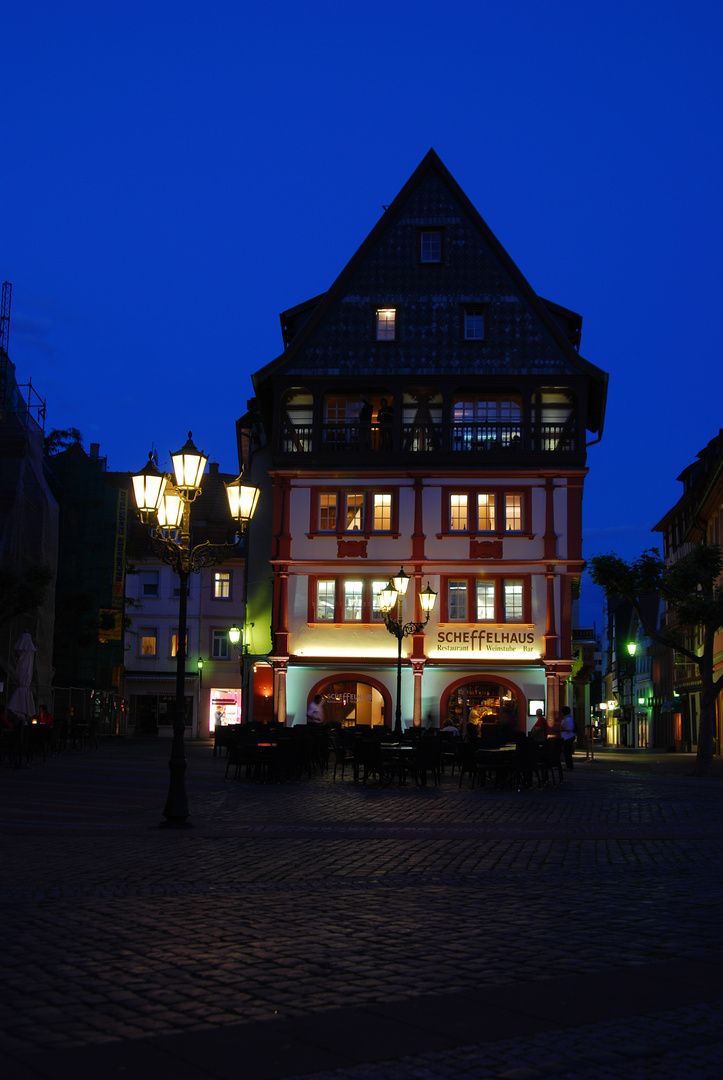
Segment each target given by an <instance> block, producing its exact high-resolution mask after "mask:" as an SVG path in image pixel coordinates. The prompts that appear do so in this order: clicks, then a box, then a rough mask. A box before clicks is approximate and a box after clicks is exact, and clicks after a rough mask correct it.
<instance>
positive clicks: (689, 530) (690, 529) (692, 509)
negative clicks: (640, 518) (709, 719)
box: [654, 430, 723, 754]
mask: <svg viewBox="0 0 723 1080" xmlns="http://www.w3.org/2000/svg"><path fill="white" fill-rule="evenodd" d="M678 479H679V480H680V481H681V483H682V484H683V494H682V495H681V497H680V499H678V501H677V503H676V504H675V506H673V507H671V509H670V510H668V512H667V513H666V514H665V516H664V517H663V518H661V520H660V521H659V522H658V523H657V525H656V526H655V529H654V531H655V532H659V533H661V534H662V538H663V558H664V560H665V563H666V565H673V564H674V563H675V562H677V561H678V560H679V559H681V558H683V556H685V555H687V554H688V553H689V552H690V551H691V550H692V549H693V548H694V547H695V546H696V545H698V544H718V545H723V430H721V431H719V432H718V434H717V435H716V436H714V438H712V439H711V440H710V442H709V443H708V444H707V446H705V447H704V448H703V450H701V451H700V453H699V454H698V455H697V457H696V460H695V461H694V462H692V463H691V464H690V465H688V466H687V467H686V468H685V469H684V470H683V472H682V473H681V474H680V476H679V477H678ZM668 617H669V616H668ZM684 634H685V642H684V643H685V645H686V646H687V647H688V648H689V649H690V650H691V651H693V652H698V653H700V651H701V650H702V647H703V645H702V640H701V636H700V634H699V633H698V631H697V630H694V629H687V630H685V631H684ZM713 648H714V665H715V666H714V673H715V676H716V678H717V677H718V676H719V675H720V673H721V671H723V628H722V629H721V630H720V631H719V632H718V634H717V635H716V638H715V641H714V646H713ZM668 654H669V664H670V670H671V679H672V684H673V691H674V693H673V696H672V698H671V699H670V701H669V707H670V709H671V711H672V714H673V715H672V727H673V731H672V741H673V742H674V743H675V745H676V746H678V747H679V748H682V749H683V750H688V751H690V750H692V749H693V748H694V747H696V746H697V744H698V718H699V716H700V695H701V681H700V675H699V672H698V667H697V665H696V664H693V663H691V662H690V661H689V660H688V659H687V658H686V657H684V656H682V655H680V654H678V653H675V654H674V653H672V652H671V651H670V650H668ZM716 708H717V714H716V736H715V750H716V753H718V754H719V753H721V711H722V710H723V695H719V697H718V701H717V707H716Z"/></svg>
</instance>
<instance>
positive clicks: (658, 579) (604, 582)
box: [588, 544, 723, 776]
mask: <svg viewBox="0 0 723 1080" xmlns="http://www.w3.org/2000/svg"><path fill="white" fill-rule="evenodd" d="M588 568H589V570H590V576H591V578H592V580H593V581H594V582H595V584H596V585H598V586H599V587H600V588H601V589H602V590H603V591H604V592H605V594H606V595H607V596H619V597H621V598H622V599H624V600H627V601H629V602H630V603H631V604H632V605H633V608H634V609H635V612H636V614H637V616H638V618H639V619H640V623H641V626H642V627H643V629H644V630H645V633H646V634H647V635H648V637H650V638H652V639H653V641H658V642H660V644H661V645H665V646H667V647H668V648H670V649H674V650H675V651H676V652H679V653H680V654H681V655H682V656H685V657H686V658H687V659H688V660H690V662H691V663H693V664H695V665H696V667H697V668H698V672H699V675H700V683H701V695H700V719H699V729H698V754H697V758H696V765H695V770H694V775H695V776H707V775H708V772H709V771H710V767H711V764H712V761H713V749H714V744H715V714H716V709H715V705H716V699H717V697H718V694H719V693H720V691H721V689H722V688H723V674H721V675H719V676H718V678H717V679H716V678H715V677H714V652H713V646H714V641H715V636H716V633H717V631H718V630H719V629H720V628H721V627H722V626H723V585H722V584H721V571H722V570H723V551H722V550H721V548H720V547H719V546H718V545H717V544H701V545H699V546H697V547H695V548H693V549H692V550H691V551H690V552H689V553H688V554H687V555H685V556H684V557H683V558H682V559H679V560H678V562H676V563H673V564H672V565H671V566H666V565H665V563H664V562H663V560H662V558H661V556H660V553H659V552H658V551H657V550H656V549H655V548H650V549H648V550H647V551H644V552H643V554H642V555H641V556H640V557H639V558H638V559H635V560H634V561H633V562H625V560H624V559H621V558H620V556H618V555H615V554H614V553H613V552H611V553H610V554H608V555H596V556H595V557H594V558H592V559H591V560H590V562H589V564H588ZM646 593H648V594H650V593H657V594H658V595H659V596H661V597H662V598H663V599H664V600H665V603H666V605H667V610H668V614H669V617H670V618H669V625H668V626H667V627H666V629H665V631H661V630H658V629H657V627H655V626H651V624H650V623H649V622H648V620H647V618H646V615H645V609H644V604H643V597H644V595H645V594H646ZM684 630H689V631H691V632H694V631H696V630H697V631H698V633H699V635H700V642H701V647H700V649H699V650H695V649H692V648H691V647H690V646H689V645H688V643H687V641H686V639H685V636H684V634H683V631H684Z"/></svg>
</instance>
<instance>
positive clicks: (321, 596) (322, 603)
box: [316, 581, 336, 622]
mask: <svg viewBox="0 0 723 1080" xmlns="http://www.w3.org/2000/svg"><path fill="white" fill-rule="evenodd" d="M335 594H336V582H334V581H317V583H316V619H317V622H334V600H335Z"/></svg>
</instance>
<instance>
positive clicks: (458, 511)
mask: <svg viewBox="0 0 723 1080" xmlns="http://www.w3.org/2000/svg"><path fill="white" fill-rule="evenodd" d="M449 528H450V531H451V532H466V531H467V529H468V528H469V525H468V517H467V496H466V495H450V497H449Z"/></svg>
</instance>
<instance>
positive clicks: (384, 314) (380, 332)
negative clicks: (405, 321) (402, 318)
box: [377, 308, 397, 341]
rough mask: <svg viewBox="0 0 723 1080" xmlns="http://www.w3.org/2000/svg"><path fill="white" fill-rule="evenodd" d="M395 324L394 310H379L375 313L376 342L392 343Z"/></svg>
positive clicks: (395, 313)
mask: <svg viewBox="0 0 723 1080" xmlns="http://www.w3.org/2000/svg"><path fill="white" fill-rule="evenodd" d="M396 323H397V312H396V309H395V308H380V309H379V311H377V341H394V338H395V336H396Z"/></svg>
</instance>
